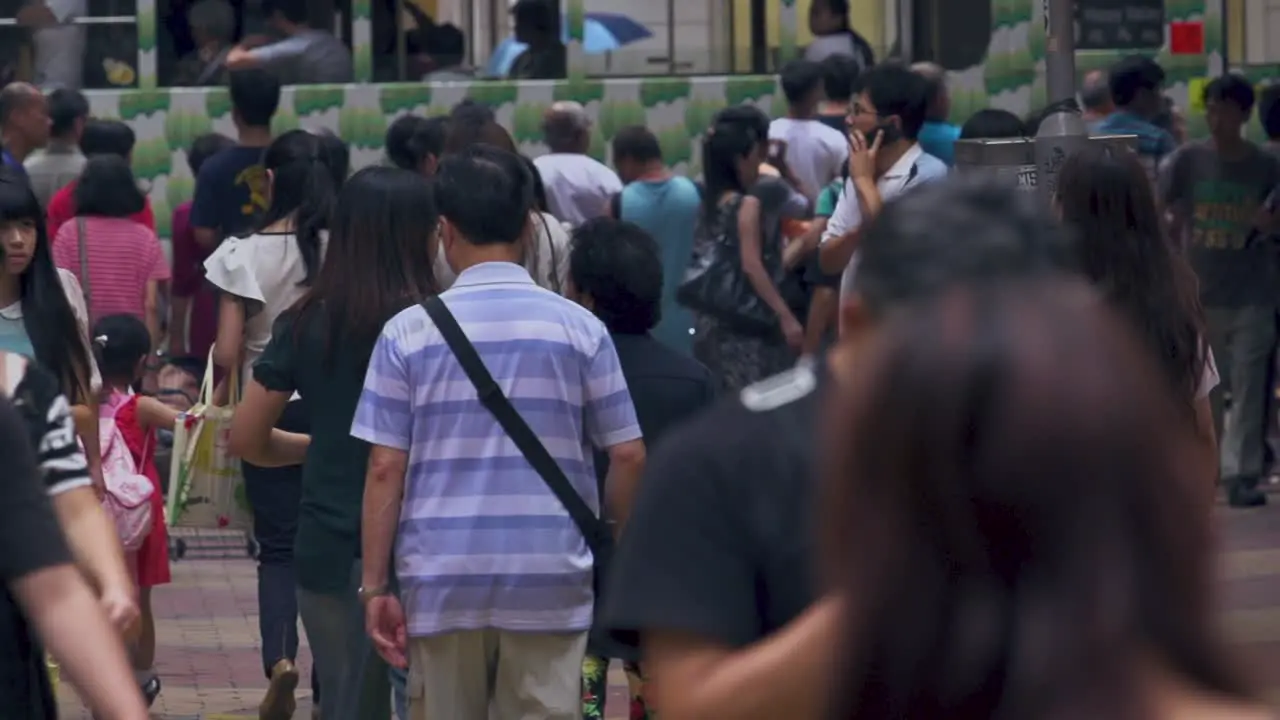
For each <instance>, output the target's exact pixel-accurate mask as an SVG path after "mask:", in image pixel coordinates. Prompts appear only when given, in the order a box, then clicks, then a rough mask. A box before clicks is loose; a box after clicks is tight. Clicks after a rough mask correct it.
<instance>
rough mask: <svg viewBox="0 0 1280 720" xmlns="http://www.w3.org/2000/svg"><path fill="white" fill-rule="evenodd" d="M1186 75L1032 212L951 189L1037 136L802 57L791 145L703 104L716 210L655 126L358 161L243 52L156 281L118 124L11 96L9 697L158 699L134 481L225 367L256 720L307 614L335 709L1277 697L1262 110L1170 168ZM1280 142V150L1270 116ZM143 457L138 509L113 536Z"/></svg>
mask: <svg viewBox="0 0 1280 720" xmlns="http://www.w3.org/2000/svg"><path fill="white" fill-rule="evenodd" d="M849 42H852V41H849ZM1161 78H1162V76H1161V74H1160V73H1159V68H1158V66H1155V68H1154V69H1153V68H1152V63H1150V61H1147V60H1141V59H1127V60H1125V61H1123V62H1121V63H1120V64H1119V65H1118V66H1117V67H1116V68H1114V69H1113V70H1112V71H1111V72H1110V74H1109V76H1108V78H1107V79H1106V83H1105V85H1106V87H1107V88H1108V97H1109V98H1110V99H1109V102H1111V103H1112V104H1113V105H1114V109H1112V110H1110V111H1108V112H1104V113H1101V114H1100V115H1099V116H1098V117H1096V118H1091V120H1096V123H1095V124H1096V126H1097V131H1098V132H1099V133H1116V132H1123V133H1126V134H1132V135H1137V136H1138V143H1137V146H1136V151H1130V150H1127V149H1123V148H1117V147H1114V146H1109V147H1103V146H1098V147H1090V148H1089V149H1087V150H1084V151H1081V152H1079V153H1077V154H1075V155H1073V156H1072V157H1070V158H1069V159H1068V160H1067V162H1066V164H1065V165H1064V166H1063V167H1062V169H1061V172H1060V175H1059V180H1058V188H1057V193H1056V197H1055V198H1054V201H1053V203H1052V207H1042V206H1041V205H1040V204H1037V202H1036V200H1035V199H1034V197H1033V196H1032V195H1030V194H1026V193H1019V192H1018V191H1017V190H1015V189H1013V188H1006V187H1000V186H996V185H990V184H983V183H977V182H974V181H972V180H966V179H965V178H963V177H954V176H953V175H954V174H953V173H951V172H950V167H949V166H950V164H951V162H952V158H953V157H954V153H953V152H952V149H953V147H954V143H955V142H956V141H957V140H959V139H962V138H966V137H975V136H976V137H1008V136H1020V135H1025V134H1028V133H1029V131H1030V130H1031V129H1033V128H1034V122H1030V123H1028V122H1026V121H1024V120H1023V119H1020V118H1017V117H1015V116H1012V115H1010V114H1008V113H1005V112H1003V111H1000V110H996V109H988V110H984V111H981V112H979V113H977V114H976V115H975V116H974V117H973V118H970V119H969V120H968V121H967V122H966V123H964V124H963V126H961V127H957V126H953V125H951V124H949V123H948V122H947V117H948V114H949V108H948V103H947V95H946V86H945V75H944V74H943V73H941V72H939V71H938V69H937V68H935V67H932V66H929V65H920V66H906V65H902V64H898V63H893V62H886V63H882V64H879V65H870V66H865V64H864V63H862V62H859V61H858V60H856V59H855V58H852V57H850V55H849V54H847V53H836V54H834V55H832V56H831V57H827V58H825V59H823V60H822V61H821V62H816V61H814V60H809V59H806V60H798V61H795V62H793V63H791V64H788V65H787V66H786V67H785V68H783V70H782V72H781V77H780V85H781V89H782V92H783V93H784V95H785V96H786V101H787V106H788V112H787V114H786V116H785V117H779V118H773V119H771V118H769V117H768V116H767V115H766V114H765V113H763V112H762V111H761V110H759V109H757V108H756V107H754V106H751V105H743V106H738V107H726V108H724V109H722V110H721V111H720V112H719V113H717V114H716V116H715V117H714V119H713V121H712V123H711V126H710V127H709V128H708V129H707V132H706V134H705V136H704V139H703V142H702V162H701V167H702V178H700V180H699V181H698V182H695V181H694V180H692V179H690V178H686V177H683V176H681V175H679V174H678V173H675V172H673V171H672V169H671V168H669V167H668V166H667V165H666V164H665V163H664V161H663V157H662V152H661V146H660V144H659V142H658V140H657V138H656V137H655V135H654V134H653V133H652V132H651V131H650V130H648V129H647V128H644V127H631V128H626V129H624V130H622V131H620V132H619V133H618V134H617V136H616V137H614V138H613V139H612V148H611V158H612V168H611V167H609V166H606V165H605V164H603V163H601V162H599V161H598V160H595V159H593V158H591V157H589V155H588V154H587V149H588V145H589V142H588V140H589V138H590V134H591V120H590V117H589V115H588V113H587V111H586V110H585V109H584V108H583V107H582V106H581V105H578V104H576V103H572V102H561V103H556V104H555V105H553V106H552V107H551V108H550V109H549V110H548V112H547V115H546V117H545V120H544V128H543V129H544V133H545V138H546V144H547V146H548V148H549V150H550V152H549V153H547V154H544V155H541V156H539V157H537V158H534V159H529V158H526V157H524V156H522V155H520V154H519V153H518V152H517V149H516V145H515V143H514V142H513V140H512V138H511V136H510V134H509V133H508V132H507V131H506V130H505V129H504V128H503V127H502V126H501V125H500V124H499V123H498V122H497V121H496V119H495V117H494V114H493V112H492V111H491V110H490V109H489V108H487V107H485V106H483V105H480V104H477V103H474V102H470V101H467V102H464V103H462V104H460V105H459V106H458V107H456V108H454V109H453V111H452V112H451V113H450V114H449V115H448V116H445V117H439V118H423V117H418V116H414V115H405V116H403V117H401V118H399V119H397V120H396V121H395V122H394V123H393V124H392V125H391V127H390V128H389V130H388V133H387V138H386V155H387V162H386V163H385V164H384V165H381V166H377V167H370V168H364V169H361V170H359V171H357V172H355V173H354V174H352V173H351V168H350V157H349V154H348V151H347V148H346V146H345V145H344V144H343V142H342V141H341V139H339V138H338V137H336V136H334V135H332V134H330V133H325V132H312V131H308V130H292V131H289V132H285V133H283V134H280V135H278V136H275V135H273V134H272V132H271V129H270V127H271V121H272V117H273V116H274V114H275V112H276V110H277V107H278V104H279V101H280V93H281V86H280V81H279V78H278V77H277V76H275V75H273V74H271V73H269V72H267V71H265V70H262V69H258V68H249V69H244V70H238V71H235V72H233V73H231V74H230V76H229V94H230V99H231V103H232V116H233V118H234V120H235V125H236V129H237V137H235V138H227V137H221V136H217V135H209V136H205V137H201V138H199V139H197V140H196V141H195V142H194V143H193V145H192V147H191V148H190V150H189V152H188V154H187V157H188V161H189V162H190V164H191V168H192V172H193V173H194V174H195V176H196V187H195V195H194V198H193V199H192V201H191V203H190V204H189V205H184V206H181V207H179V208H176V209H175V211H174V218H173V223H172V226H173V234H174V237H173V238H172V241H173V252H172V264H170V263H169V262H167V261H166V259H165V256H164V253H163V252H162V250H161V246H160V243H159V240H158V239H157V238H156V235H155V232H154V219H153V215H152V213H151V210H150V208H149V206H148V203H147V200H146V196H145V195H144V194H143V193H142V192H141V191H139V190H138V185H137V183H136V181H135V180H134V178H133V177H132V175H131V173H130V169H129V156H130V153H131V150H132V146H133V141H134V138H133V134H132V131H131V130H130V129H129V127H128V126H127V125H124V124H122V123H119V122H116V121H109V120H99V119H94V118H91V117H89V113H88V107H87V104H86V103H85V102H84V98H83V97H82V96H80V95H79V94H78V93H75V92H74V91H67V90H62V91H57V92H54V93H51V94H50V95H49V96H47V97H46V96H45V95H43V94H41V93H40V92H39V91H37V90H36V89H35V88H33V87H31V86H27V85H22V84H13V85H10V86H8V87H6V88H4V89H3V90H2V91H0V139H2V140H3V146H4V164H5V168H4V169H2V170H0V260H2V261H3V264H2V265H0V398H3V403H0V445H3V448H2V449H0V455H3V457H5V458H6V463H7V464H6V467H7V468H8V475H7V477H9V479H10V482H9V483H8V485H7V492H8V493H9V496H8V497H7V498H6V502H3V503H0V509H3V511H4V512H5V513H6V516H5V517H3V518H0V557H3V558H4V559H5V560H4V562H3V568H2V569H3V573H2V575H0V577H2V578H3V580H4V583H5V591H4V592H3V593H0V634H2V635H3V637H0V693H3V696H0V706H3V707H6V708H30V713H28V714H24V715H22V717H32V718H37V717H38V718H45V717H53V716H55V715H56V706H55V702H54V698H53V697H52V694H51V688H50V683H49V679H48V676H47V674H46V658H45V650H46V649H47V650H48V652H49V653H50V654H51V655H52V656H53V658H54V659H56V660H57V661H58V662H60V663H61V667H62V671H63V673H64V674H65V675H66V676H67V677H68V678H69V680H70V681H71V682H72V683H73V684H74V685H75V686H76V687H77V688H78V689H79V690H80V691H81V693H82V698H83V699H84V701H85V703H86V704H87V705H88V706H90V708H91V709H92V710H93V712H95V713H96V715H97V716H98V717H102V718H113V719H121V720H137V719H140V718H144V717H146V707H147V705H148V703H149V702H153V701H154V700H155V698H156V697H157V695H158V694H159V693H160V692H162V678H161V677H159V676H158V675H157V673H156V672H155V669H154V663H155V657H154V656H155V642H156V641H155V621H154V617H153V615H152V612H151V603H150V598H151V593H152V592H153V589H154V588H156V587H158V586H162V585H164V584H165V583H167V582H169V580H170V569H169V558H168V555H167V540H166V538H167V529H166V527H165V524H164V513H163V508H162V507H161V506H160V502H161V500H160V499H161V498H162V495H163V492H164V485H165V483H164V482H162V480H161V477H162V476H167V475H168V473H167V472H162V471H164V470H167V468H165V467H163V462H157V459H156V457H157V451H158V449H160V448H161V447H162V446H163V444H164V441H165V437H166V435H168V434H171V431H172V429H173V428H174V426H175V423H176V422H180V417H181V413H182V412H183V411H184V410H185V409H187V408H189V407H190V406H191V404H192V402H194V399H195V398H193V397H192V393H193V392H195V390H194V389H193V385H194V383H195V382H196V378H199V377H202V376H203V374H204V370H205V366H206V363H212V366H213V368H214V369H215V370H216V373H217V377H218V378H219V381H218V383H217V390H216V391H215V392H214V393H213V395H214V397H213V402H214V403H215V404H218V405H231V406H232V407H233V410H234V419H233V421H232V423H231V428H230V439H229V447H230V452H231V453H232V454H233V455H234V456H235V457H237V458H239V459H240V461H241V467H242V470H243V477H244V483H245V493H246V496H247V498H248V502H249V504H250V505H251V507H252V510H253V538H254V540H255V541H256V545H257V548H258V552H257V556H256V562H257V566H258V588H257V592H258V607H259V624H260V635H261V639H262V642H261V663H262V670H263V673H264V676H265V677H266V679H267V683H268V689H267V691H266V694H265V696H264V697H263V699H262V702H261V706H260V716H261V717H262V718H263V719H264V720H284V719H285V718H290V717H292V715H293V713H294V711H295V709H296V693H297V688H298V685H299V684H300V681H301V679H300V677H299V672H298V667H297V664H296V663H297V659H298V652H299V644H300V643H299V627H298V622H299V620H301V623H302V629H303V630H304V631H305V635H306V638H307V641H308V644H309V646H310V650H311V656H312V659H313V673H312V677H311V679H310V684H311V689H312V699H313V707H314V712H315V713H316V716H317V717H321V718H325V719H326V720H350V719H351V718H385V717H389V716H391V715H392V714H393V713H394V714H395V715H396V716H397V717H399V718H402V719H412V720H467V719H472V718H476V719H478V718H483V717H487V716H492V717H499V718H516V717H528V718H542V719H545V720H570V719H573V718H579V717H586V718H587V719H588V720H595V719H599V718H603V717H604V712H605V707H604V705H605V699H606V689H607V669H608V667H609V664H610V662H611V661H615V660H616V661H621V662H622V663H623V666H624V668H625V671H626V674H627V677H628V680H629V684H630V690H631V707H630V710H629V712H630V716H631V717H632V718H635V719H637V720H640V719H642V718H647V717H652V716H653V715H654V714H655V713H660V714H661V715H662V716H663V717H664V718H678V719H684V718H689V719H692V718H703V717H732V718H741V719H747V720H750V719H751V718H760V719H761V720H767V719H773V718H780V717H796V718H808V717H840V718H844V717H848V718H868V719H870V718H883V717H889V716H895V717H897V716H901V717H926V716H927V717H937V716H942V715H963V716H965V717H997V716H1005V715H1009V716H1013V715H1016V716H1019V717H1024V716H1025V717H1045V718H1048V717H1058V716H1063V715H1068V714H1069V715H1084V714H1086V713H1090V714H1091V713H1097V714H1099V715H1121V714H1124V715H1139V714H1144V715H1157V714H1158V715H1161V716H1172V715H1180V714H1183V713H1195V714H1197V715H1198V716H1204V717H1213V718H1224V719H1225V718H1232V719H1234V718H1241V719H1243V718H1253V717H1262V716H1264V715H1265V710H1263V709H1262V706H1261V704H1260V701H1259V700H1258V699H1257V697H1256V696H1255V695H1254V694H1253V689H1252V688H1251V686H1250V685H1249V684H1248V682H1247V681H1246V675H1244V674H1242V673H1241V672H1240V671H1239V670H1238V668H1236V667H1235V666H1234V664H1233V662H1232V659H1231V658H1230V654H1229V651H1228V650H1227V649H1226V648H1225V647H1224V644H1223V640H1222V638H1221V637H1220V636H1219V634H1218V628H1217V625H1216V623H1215V618H1214V614H1213V613H1214V605H1213V602H1212V597H1213V591H1214V574H1213V572H1212V558H1213V556H1214V551H1215V547H1214V543H1213V533H1212V506H1213V504H1214V502H1215V496H1216V486H1217V484H1218V482H1219V479H1220V478H1221V480H1222V482H1223V483H1224V484H1225V485H1226V488H1227V497H1228V500H1229V501H1230V502H1231V503H1232V504H1234V505H1256V504H1259V503H1261V502H1263V501H1265V496H1264V495H1262V494H1261V493H1260V492H1259V491H1258V489H1257V484H1258V481H1259V479H1260V478H1261V477H1262V474H1263V470H1264V468H1263V463H1264V459H1263V457H1264V446H1265V430H1266V415H1267V413H1268V410H1267V406H1268V402H1267V397H1268V396H1269V395H1270V387H1269V383H1270V382H1271V375H1270V367H1271V365H1272V363H1271V356H1272V353H1273V351H1274V345H1275V339H1276V332H1275V326H1274V323H1275V301H1274V297H1273V296H1272V295H1271V293H1272V290H1273V287H1274V283H1273V280H1274V276H1275V272H1276V271H1275V268H1274V263H1275V260H1276V258H1275V253H1276V247H1275V245H1274V238H1275V237H1276V235H1277V232H1278V231H1280V227H1278V225H1277V223H1278V220H1277V218H1275V217H1274V213H1273V207H1272V206H1273V205H1274V201H1275V198H1274V191H1275V189H1276V188H1277V187H1278V186H1280V160H1277V159H1276V157H1275V156H1274V155H1272V154H1271V153H1270V151H1269V150H1268V149H1266V148H1259V147H1257V146H1255V145H1253V144H1252V143H1249V142H1247V141H1245V140H1243V139H1242V137H1241V130H1242V127H1243V125H1244V123H1245V122H1247V121H1248V120H1249V118H1250V117H1251V114H1252V111H1253V109H1254V105H1255V97H1254V90H1253V88H1252V87H1251V86H1250V85H1249V83H1247V82H1246V81H1244V80H1243V79H1241V78H1238V77H1235V76H1231V75H1227V76H1223V77H1220V78H1217V79H1215V80H1214V81H1213V82H1211V83H1210V84H1209V86H1208V88H1207V90H1206V98H1205V99H1206V103H1207V107H1208V113H1209V126H1210V130H1211V136H1210V137H1209V138H1207V139H1204V140H1196V141H1190V142H1180V141H1179V140H1177V139H1175V138H1174V136H1173V135H1172V133H1171V132H1170V131H1169V130H1168V129H1167V128H1165V127H1162V125H1161V123H1167V122H1170V121H1169V119H1168V118H1169V117H1172V115H1170V114H1168V113H1167V108H1166V106H1165V105H1164V103H1163V101H1162V100H1161V95H1160V84H1161ZM1097 82H1098V81H1097V78H1091V79H1090V81H1089V82H1088V83H1086V89H1087V90H1088V91H1089V92H1088V93H1086V97H1085V100H1086V102H1085V103H1084V104H1085V105H1086V109H1087V110H1088V111H1089V112H1096V111H1097V109H1098V107H1099V104H1098V93H1097V92H1096V91H1097ZM1260 115H1261V117H1262V121H1263V123H1264V125H1265V126H1266V127H1267V129H1268V131H1269V132H1270V131H1271V130H1273V129H1274V130H1276V131H1277V133H1276V135H1277V136H1280V127H1277V124H1278V122H1277V121H1280V94H1277V93H1273V92H1271V91H1268V93H1266V95H1265V96H1264V98H1263V101H1262V112H1261V113H1260ZM39 148H44V149H43V150H42V151H39V152H37V149H39ZM1227 384H1229V390H1230V396H1229V399H1230V402H1229V410H1228V409H1227V405H1228V403H1227V402H1226V399H1227V393H1226V392H1225V390H1226V389H1227V388H1225V387H1224V385H1227ZM1224 416H1225V417H1226V422H1225V423H1224V420H1223V418H1224ZM104 422H107V423H109V424H108V425H104V424H103V423H104ZM103 427H110V428H111V431H112V435H110V436H109V437H110V438H113V439H114V438H117V437H118V439H119V442H120V443H122V447H123V449H121V446H116V445H115V444H114V442H112V444H111V445H110V446H107V445H104V444H103V443H102V438H103V435H102V434H101V428H103ZM1219 439H1221V440H1219ZM118 457H126V458H127V459H128V460H129V462H130V463H131V464H132V466H133V467H135V468H136V469H137V473H138V474H141V475H143V476H145V477H146V478H147V480H148V481H149V482H150V483H151V484H152V486H153V487H154V492H153V493H152V494H151V495H150V502H151V503H152V506H153V508H154V517H155V522H154V524H153V525H152V526H151V528H150V530H149V532H148V533H147V534H146V536H145V537H140V538H136V539H131V541H132V540H136V543H132V542H131V543H130V544H129V549H128V551H126V549H125V545H126V543H125V541H124V539H123V538H122V537H121V536H120V529H119V526H118V525H117V524H114V523H113V522H112V521H111V519H110V518H109V517H108V513H107V511H105V510H104V506H103V504H102V500H103V498H104V497H105V498H108V500H109V497H110V496H111V494H112V492H113V490H112V488H111V487H110V485H111V483H112V482H113V481H114V478H113V477H111V472H112V471H111V470H110V469H104V468H115V467H116V458H118ZM46 496H47V499H46ZM108 504H109V502H108ZM95 598H96V599H97V603H96V605H95V603H94V599H95Z"/></svg>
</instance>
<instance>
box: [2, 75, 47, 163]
mask: <svg viewBox="0 0 1280 720" xmlns="http://www.w3.org/2000/svg"><path fill="white" fill-rule="evenodd" d="M49 125H50V121H49V105H48V103H46V102H45V99H44V95H42V94H41V93H40V91H39V90H38V89H36V87H35V86H34V85H29V84H27V83H20V82H17V83H9V84H8V85H5V86H4V89H2V90H0V132H3V133H4V138H3V139H4V142H5V150H7V151H8V152H9V154H10V155H12V156H14V157H15V158H19V159H21V158H20V156H22V157H25V156H26V154H27V153H29V152H31V151H32V150H35V149H36V148H42V147H44V146H45V144H46V143H48V142H49Z"/></svg>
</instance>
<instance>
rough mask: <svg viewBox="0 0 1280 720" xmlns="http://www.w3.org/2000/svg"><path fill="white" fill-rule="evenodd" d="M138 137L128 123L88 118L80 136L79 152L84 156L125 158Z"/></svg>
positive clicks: (131, 150)
mask: <svg viewBox="0 0 1280 720" xmlns="http://www.w3.org/2000/svg"><path fill="white" fill-rule="evenodd" d="M137 142H138V136H137V135H136V134H135V133H134V132H133V128H131V127H129V125H128V123H124V122H121V121H119V120H103V119H100V118H89V120H88V121H87V122H85V124H84V132H82V133H81V134H80V152H82V153H84V154H85V155H86V156H93V155H118V156H120V157H122V158H127V157H129V155H130V154H131V153H132V152H133V146H134V145H136V144H137Z"/></svg>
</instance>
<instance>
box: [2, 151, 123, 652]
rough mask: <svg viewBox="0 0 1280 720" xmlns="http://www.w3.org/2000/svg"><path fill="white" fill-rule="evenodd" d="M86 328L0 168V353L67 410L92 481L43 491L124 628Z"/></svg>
mask: <svg viewBox="0 0 1280 720" xmlns="http://www.w3.org/2000/svg"><path fill="white" fill-rule="evenodd" d="M87 323H88V312H87V311H86V309H85V303H84V295H83V292H82V291H81V289H80V284H79V283H78V282H77V281H76V278H75V276H74V275H72V274H71V273H68V272H66V271H60V270H58V269H57V268H55V267H54V264H53V257H52V255H51V253H50V251H49V238H48V236H47V235H46V228H45V222H44V211H43V210H42V208H41V207H40V203H39V201H37V200H36V196H35V193H34V192H33V191H32V190H31V186H30V185H29V184H28V183H27V181H26V179H25V178H24V177H22V176H20V175H18V174H16V173H14V172H13V171H11V170H7V169H0V351H3V352H7V353H12V354H14V355H21V356H25V357H27V358H31V359H34V360H35V361H36V362H37V363H39V365H40V366H41V367H42V368H43V369H44V370H46V371H47V372H48V373H49V375H51V376H52V377H53V378H54V379H55V380H56V388H53V389H56V391H57V392H58V393H61V395H62V396H64V397H65V398H66V402H69V403H70V404H71V405H72V407H71V410H70V413H71V416H72V417H73V419H74V425H75V429H76V433H77V435H79V438H80V442H81V445H82V446H83V450H84V456H85V458H86V459H87V470H88V474H89V478H90V479H91V482H86V483H51V484H50V487H49V491H50V495H51V496H53V502H54V509H55V510H57V512H58V519H59V522H60V523H61V525H62V528H63V531H64V532H65V533H66V535H67V540H68V541H69V544H70V545H71V549H72V552H73V553H74V554H75V557H76V561H77V563H78V564H79V565H80V568H81V569H82V570H83V571H84V572H85V573H86V574H88V575H89V577H91V578H92V579H93V580H94V582H95V583H96V585H97V587H98V589H99V597H100V598H101V601H102V603H103V604H104V606H105V607H106V610H107V614H108V615H109V616H110V617H111V619H112V621H113V622H115V623H116V624H117V625H119V626H121V627H127V626H129V625H131V624H132V623H133V621H134V620H135V619H136V618H137V616H138V606H137V598H136V591H135V589H134V586H133V580H132V578H131V577H130V573H129V570H128V567H127V566H126V565H125V561H124V551H123V549H122V548H121V546H120V541H119V538H118V537H117V535H116V530H115V525H114V524H113V523H112V522H111V519H110V518H108V517H107V515H106V513H105V512H104V511H103V510H102V506H101V504H100V502H99V499H98V498H99V497H101V494H102V492H103V491H104V488H103V486H102V461H101V456H100V454H99V448H98V410H97V408H98V403H97V399H96V397H95V394H96V392H97V388H98V387H99V386H100V385H101V380H100V379H99V377H98V371H97V367H96V366H95V365H94V363H93V359H92V356H91V355H90V354H89V342H88V330H87ZM16 385H17V382H16V381H15V383H14V387H16ZM14 387H10V388H8V390H9V391H10V392H11V391H13V390H14ZM0 389H3V388H0ZM51 390H52V389H51Z"/></svg>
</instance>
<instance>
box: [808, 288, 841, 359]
mask: <svg viewBox="0 0 1280 720" xmlns="http://www.w3.org/2000/svg"><path fill="white" fill-rule="evenodd" d="M836 300H837V295H836V291H835V290H833V289H831V288H828V287H819V288H817V289H816V290H814V292H813V300H812V301H810V303H809V318H808V319H807V320H806V321H805V324H804V345H803V347H802V352H803V353H804V354H805V355H813V354H815V353H817V352H818V350H819V349H821V347H822V340H823V338H824V337H825V336H826V334H827V328H828V327H830V326H831V320H832V318H834V317H835V316H836V306H837V303H836Z"/></svg>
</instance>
